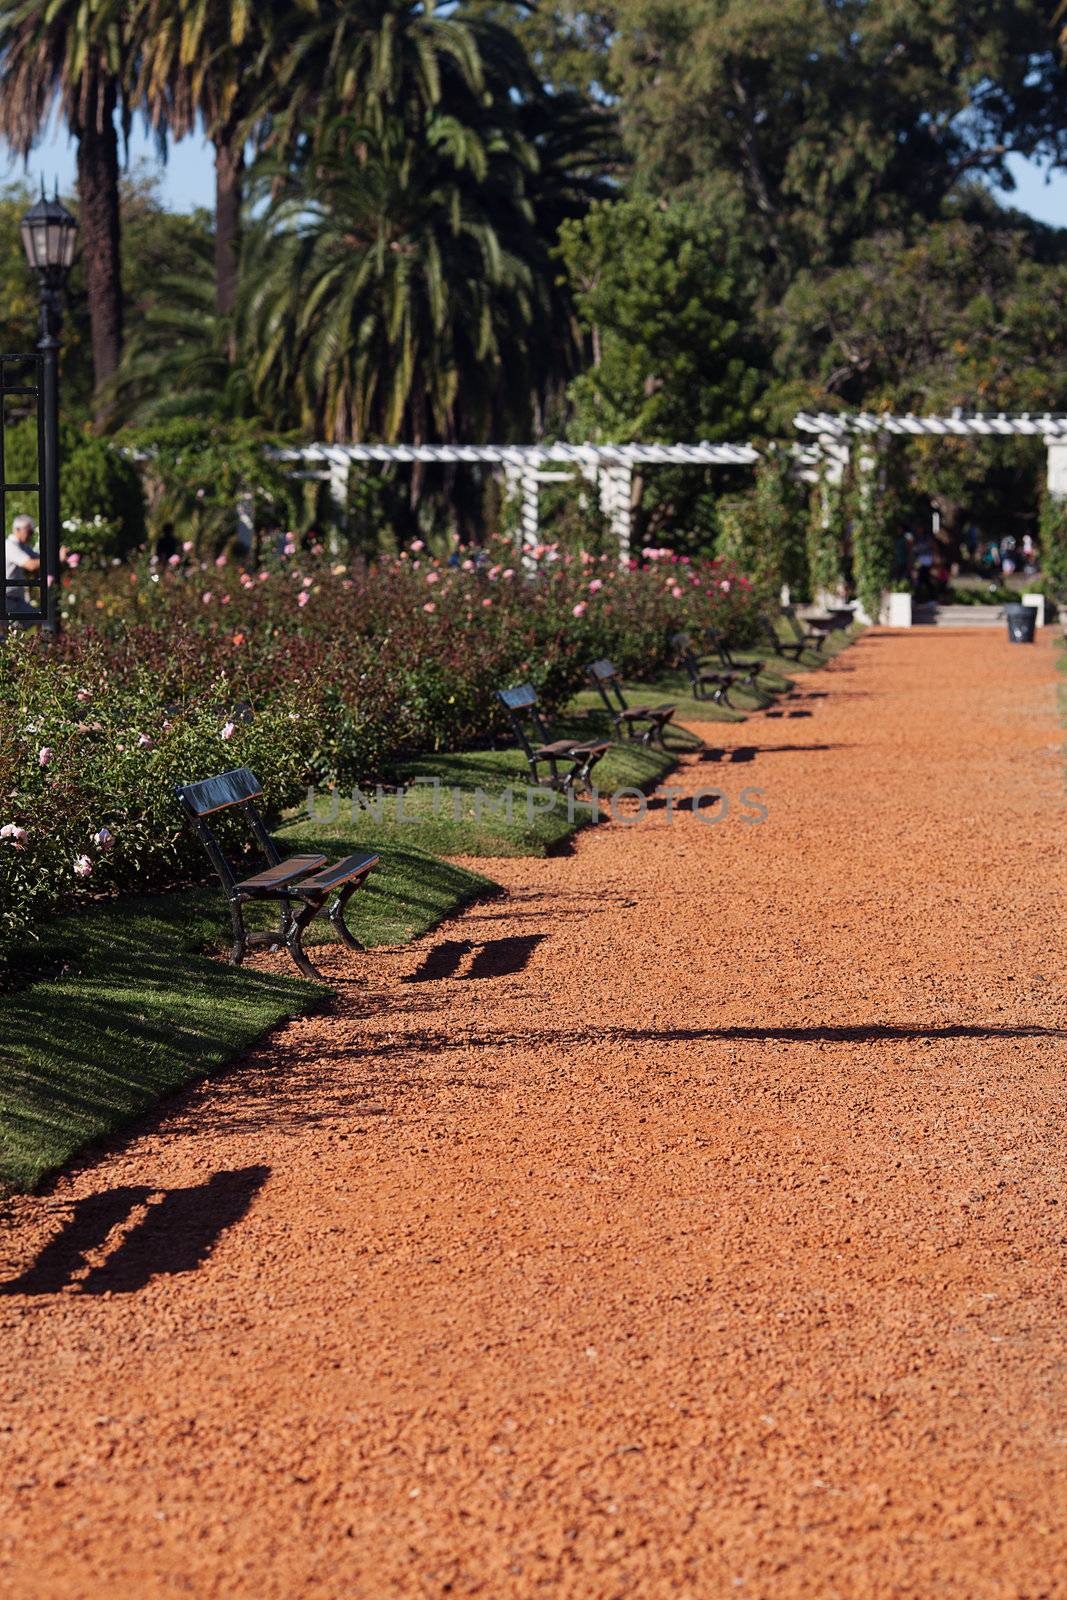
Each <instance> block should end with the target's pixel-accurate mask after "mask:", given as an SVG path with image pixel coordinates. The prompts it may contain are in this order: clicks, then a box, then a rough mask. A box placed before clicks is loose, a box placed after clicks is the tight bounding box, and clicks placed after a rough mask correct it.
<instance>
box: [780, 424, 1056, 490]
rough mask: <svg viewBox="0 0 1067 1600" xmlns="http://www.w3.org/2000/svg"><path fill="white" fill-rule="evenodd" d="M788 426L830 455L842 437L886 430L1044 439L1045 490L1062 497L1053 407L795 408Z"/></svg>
mask: <svg viewBox="0 0 1067 1600" xmlns="http://www.w3.org/2000/svg"><path fill="white" fill-rule="evenodd" d="M793 425H794V427H796V428H797V429H798V431H799V432H801V433H814V434H817V435H818V437H819V443H820V445H821V446H822V447H823V448H824V449H827V450H829V452H830V453H831V454H832V453H833V451H834V449H835V448H836V450H837V451H838V452H840V451H841V450H842V449H845V450H847V445H846V444H845V441H846V440H847V439H849V438H850V437H854V436H856V435H861V436H865V437H867V438H870V437H871V436H873V435H878V434H891V435H894V436H895V437H897V438H910V439H917V438H941V439H1010V438H1031V439H1042V440H1044V444H1045V450H1046V452H1047V459H1048V491H1049V494H1050V495H1052V496H1054V497H1055V498H1056V499H1058V500H1062V499H1064V498H1067V414H1064V413H1063V412H1059V411H1044V412H1037V413H1034V412H1029V411H1023V412H1019V413H1016V414H1015V415H1009V414H1008V413H1007V412H1005V411H1000V412H997V413H996V414H995V415H994V414H991V413H988V412H982V411H977V412H972V413H970V414H968V413H965V412H963V411H954V412H953V413H952V415H951V416H948V417H917V416H914V415H912V414H911V413H910V412H909V413H907V414H906V415H905V416H902V417H898V416H893V415H891V414H889V413H883V412H879V411H852V412H843V413H837V412H833V411H819V412H808V411H800V412H798V413H797V415H796V416H795V417H794V419H793Z"/></svg>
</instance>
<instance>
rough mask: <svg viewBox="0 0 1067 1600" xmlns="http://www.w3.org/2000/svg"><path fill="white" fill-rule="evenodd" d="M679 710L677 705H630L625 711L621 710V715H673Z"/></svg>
mask: <svg viewBox="0 0 1067 1600" xmlns="http://www.w3.org/2000/svg"><path fill="white" fill-rule="evenodd" d="M676 710H677V707H676V706H667V705H663V706H630V707H628V708H627V710H625V711H620V712H619V713H618V715H619V716H620V717H631V718H644V717H672V716H673V715H674V713H675V711H676Z"/></svg>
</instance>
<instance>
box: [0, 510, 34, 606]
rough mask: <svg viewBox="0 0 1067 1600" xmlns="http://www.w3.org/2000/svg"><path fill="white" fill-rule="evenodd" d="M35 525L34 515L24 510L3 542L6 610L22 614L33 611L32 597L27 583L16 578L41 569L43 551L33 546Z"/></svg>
mask: <svg viewBox="0 0 1067 1600" xmlns="http://www.w3.org/2000/svg"><path fill="white" fill-rule="evenodd" d="M36 531H37V529H36V525H35V523H34V520H33V518H32V517H28V516H26V515H25V514H23V515H22V516H20V517H16V518H15V520H14V522H13V523H12V524H11V532H10V533H9V534H8V536H7V540H6V542H5V545H4V576H5V577H6V579H7V582H8V588H7V614H8V616H9V617H17V616H19V615H20V614H22V615H24V614H25V613H26V612H29V611H32V610H33V609H34V607H33V606H32V605H31V604H30V597H29V594H28V593H27V590H26V584H25V582H23V583H16V582H14V580H15V579H18V578H22V579H25V578H29V577H32V576H33V574H34V573H37V572H39V571H40V570H41V552H40V551H39V550H37V549H35V548H34V544H33V536H34V534H35V533H36Z"/></svg>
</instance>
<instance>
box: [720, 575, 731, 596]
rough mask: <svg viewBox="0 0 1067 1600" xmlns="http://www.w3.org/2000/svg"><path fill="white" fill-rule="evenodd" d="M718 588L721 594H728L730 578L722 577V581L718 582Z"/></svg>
mask: <svg viewBox="0 0 1067 1600" xmlns="http://www.w3.org/2000/svg"><path fill="white" fill-rule="evenodd" d="M719 588H720V589H721V590H722V592H723V594H729V593H730V580H729V578H723V580H722V582H721V583H720V584H719Z"/></svg>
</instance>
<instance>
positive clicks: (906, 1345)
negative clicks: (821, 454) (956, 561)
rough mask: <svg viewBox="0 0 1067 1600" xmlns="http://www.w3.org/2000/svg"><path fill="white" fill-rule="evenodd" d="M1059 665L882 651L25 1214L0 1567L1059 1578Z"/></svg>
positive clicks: (813, 683)
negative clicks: (674, 799) (680, 796)
mask: <svg viewBox="0 0 1067 1600" xmlns="http://www.w3.org/2000/svg"><path fill="white" fill-rule="evenodd" d="M1055 682H1056V673H1055V658H1054V651H1053V648H1052V645H1051V642H1049V641H1048V640H1047V639H1046V640H1045V641H1044V642H1042V643H1041V644H1039V645H1038V646H1037V647H1035V648H1034V649H1029V650H1027V649H1022V648H1011V647H1009V646H1008V645H1007V644H1006V643H1004V642H1003V641H1002V640H1001V638H1000V636H999V633H998V634H997V635H992V634H990V633H987V632H981V633H979V632H977V631H976V632H959V633H957V632H944V631H940V632H934V631H931V632H930V633H922V632H916V633H912V634H907V635H903V634H902V635H892V634H887V633H872V634H868V635H866V636H865V637H864V638H863V639H861V641H860V642H859V643H858V644H857V645H856V646H855V647H854V648H853V649H852V650H850V651H848V652H847V653H846V654H845V655H844V656H842V657H841V658H840V659H839V660H837V661H835V662H834V663H833V664H832V665H831V666H830V667H828V668H827V669H826V670H825V671H824V672H822V673H818V674H815V675H813V676H812V677H810V678H806V679H804V681H803V688H802V690H801V692H800V694H799V695H798V696H797V697H796V698H795V699H794V700H793V701H791V702H790V713H791V714H789V715H783V716H778V717H775V716H769V717H756V718H753V719H751V720H750V721H749V722H748V723H747V724H745V725H743V726H740V725H739V726H723V725H714V726H709V727H707V728H706V729H704V730H703V732H704V733H705V734H706V737H707V738H708V740H709V741H713V742H714V745H715V746H716V747H717V748H716V750H713V751H711V752H710V755H709V757H708V758H705V759H704V760H702V761H699V762H691V763H690V764H689V765H688V766H687V767H686V768H685V769H684V771H683V772H682V774H681V775H680V776H679V777H678V778H677V779H676V780H675V782H676V784H677V786H678V787H679V788H682V789H685V790H686V791H688V792H690V793H692V792H693V791H695V790H697V789H699V788H701V787H708V786H712V785H715V786H719V787H721V788H723V789H725V790H726V792H727V794H728V796H729V797H730V800H731V802H732V809H731V814H730V815H729V816H728V817H727V818H726V820H725V821H723V822H720V823H718V824H715V825H711V824H710V823H709V821H708V818H709V817H710V816H711V815H712V813H711V812H709V811H706V810H701V809H700V808H699V807H698V812H697V814H694V813H693V812H691V811H686V810H683V809H681V808H678V807H676V808H675V813H676V814H674V815H673V818H672V817H671V815H670V813H669V812H668V809H667V808H666V807H661V808H659V809H654V810H652V811H650V813H649V815H648V816H647V817H646V818H645V820H643V821H640V822H635V823H634V824H633V825H631V826H623V825H615V826H610V827H605V828H602V829H598V830H597V831H596V832H595V833H591V834H587V835H586V836H584V837H582V838H581V839H580V840H579V842H578V844H577V847H576V849H575V852H574V853H573V855H571V856H569V857H561V858H557V859H552V860H547V861H537V860H518V861H506V862H498V863H493V864H492V865H491V866H490V867H489V871H490V872H491V873H492V874H493V875H495V876H497V877H498V878H499V879H500V880H501V881H503V882H504V883H505V884H506V885H507V888H508V890H509V893H508V895H507V897H506V898H503V899H498V900H496V901H493V902H491V903H488V904H486V905H484V906H482V907H477V908H475V909H474V910H472V911H470V912H469V913H467V914H466V915H464V916H463V917H462V918H460V919H457V920H456V921H454V922H453V923H451V924H450V925H449V926H448V927H446V928H444V929H442V930H440V931H439V932H438V933H437V934H435V935H433V936H431V937H430V938H428V939H426V940H424V941H422V943H421V944H419V945H416V946H409V947H407V948H405V949H401V950H391V951H386V952H382V953H380V954H376V955H375V956H373V957H372V958H370V959H369V960H368V961H367V962H365V963H361V962H356V963H354V964H351V965H350V964H348V962H347V960H345V959H342V958H341V957H340V956H338V957H335V958H329V959H330V960H331V962H332V968H331V970H332V971H334V972H335V973H338V974H345V973H347V974H357V973H360V972H363V973H364V974H368V975H369V983H366V982H355V981H350V980H349V979H347V978H344V979H342V982H341V998H340V1000H339V1002H338V1004H337V1005H336V1007H335V1008H334V1009H333V1010H332V1012H330V1013H329V1014H327V1015H325V1016H322V1017H318V1018H312V1019H304V1020H298V1021H294V1022H293V1023H292V1024H291V1025H290V1026H289V1027H288V1028H287V1029H286V1030H285V1031H284V1032H282V1033H279V1034H277V1035H276V1036H275V1037H274V1038H273V1040H272V1041H271V1042H270V1044H269V1046H265V1047H264V1048H263V1049H261V1050H260V1051H258V1052H257V1053H254V1054H253V1055H252V1056H250V1057H249V1058H248V1059H247V1061H246V1062H244V1063H243V1064H242V1065H241V1067H240V1068H239V1069H238V1070H235V1071H233V1072H231V1073H230V1074H228V1075H227V1076H225V1077H223V1078H222V1079H220V1080H217V1081H215V1082H214V1083H211V1084H209V1085H206V1086H204V1087H203V1088H202V1089H200V1090H198V1091H197V1092H195V1093H193V1094H191V1095H189V1096H188V1097H186V1098H184V1099H183V1100H181V1101H179V1102H177V1103H176V1104H175V1105H174V1106H172V1107H171V1108H170V1110H169V1112H168V1114H167V1115H166V1116H165V1117H162V1118H161V1119H160V1120H159V1122H158V1124H156V1125H153V1126H151V1127H147V1128H146V1129H145V1130H144V1131H143V1132H142V1133H141V1134H140V1136H138V1137H137V1138H134V1139H131V1140H129V1141H128V1142H126V1143H116V1145H115V1146H114V1148H113V1149H111V1150H110V1151H109V1152H107V1153H106V1154H105V1155H104V1156H103V1157H101V1158H100V1159H98V1160H97V1161H95V1162H93V1163H87V1164H86V1165H85V1166H83V1167H82V1168H80V1169H79V1170H77V1171H76V1172H74V1173H73V1174H72V1175H71V1176H70V1177H69V1178H67V1179H64V1180H62V1181H60V1182H59V1183H58V1184H57V1185H56V1186H55V1188H54V1190H53V1191H52V1192H51V1193H50V1194H48V1195H47V1196H45V1197H44V1198H37V1199H29V1200H23V1201H18V1202H16V1203H15V1204H14V1205H13V1206H12V1207H11V1208H10V1212H9V1216H8V1224H7V1226H5V1227H4V1229H3V1230H2V1232H0V1278H2V1279H5V1280H7V1281H6V1284H5V1289H4V1297H3V1298H0V1394H2V1396H3V1399H2V1401H0V1429H2V1432H0V1499H2V1515H0V1591H2V1592H3V1593H4V1594H5V1595H10V1596H12V1597H16V1600H31V1597H32V1600H38V1597H42V1600H43V1597H46V1596H47V1597H63V1600H81V1597H85V1600H97V1597H103V1596H107V1597H108V1600H116V1597H122V1600H125V1597H130V1600H133V1597H136V1600H152V1597H155V1596H168V1597H169V1596H194V1597H196V1600H201V1597H205V1600H206V1597H219V1600H234V1597H240V1600H245V1597H248V1600H275V1597H277V1600H376V1597H379V1596H380V1597H392V1596H419V1597H422V1596H433V1597H436V1596H442V1597H443V1596H446V1595H450V1596H462V1595H474V1594H477V1595H479V1596H485V1597H488V1600H504V1597H507V1600H510V1597H523V1600H525V1597H533V1596H544V1595H550V1596H554V1597H564V1596H565V1597H568V1600H616V1597H624V1596H634V1597H638V1600H659V1597H660V1596H667V1595H671V1596H674V1595H682V1596H688V1597H692V1600H718V1597H719V1596H726V1595H733V1594H738V1595H740V1596H746V1595H747V1596H767V1597H769V1600H786V1597H789V1600H792V1597H797V1600H800V1597H804V1600H812V1597H823V1596H848V1597H851V1596H864V1597H868V1596H893V1597H898V1596H907V1597H915V1600H932V1597H935V1596H937V1597H940V1596H954V1597H955V1596H958V1597H960V1600H987V1597H988V1600H994V1597H995V1600H1001V1597H1003V1600H1008V1597H1011V1600H1024V1597H1025V1600H1037V1597H1050V1596H1062V1595H1067V1575H1065V1574H1067V1561H1065V1556H1067V1517H1065V1507H1067V1414H1065V1408H1064V1400H1065V1398H1067V1356H1065V1344H1067V1341H1065V1336H1064V1325H1065V1324H1064V1309H1065V1306H1064V1302H1065V1298H1067V1297H1065V1279H1064V1246H1065V1245H1067V1194H1065V1192H1064V1183H1063V1176H1064V1154H1065V1135H1064V1122H1063V1115H1064V1087H1065V1083H1064V1079H1065V1070H1064V1069H1065V1066H1067V1048H1065V1038H1067V1033H1065V1031H1064V1030H1065V1027H1067V981H1065V970H1067V968H1065V961H1064V954H1065V952H1064V934H1063V928H1064V863H1063V843H1062V841H1063V838H1064V820H1065V813H1067V798H1065V792H1064V786H1063V774H1062V750H1061V731H1060V729H1059V726H1058V723H1057V720H1056V708H1055ZM723 747H725V748H723ZM716 756H717V759H716ZM745 788H758V789H760V790H762V792H763V804H764V805H765V806H766V808H767V811H768V813H769V815H768V820H767V821H766V822H765V823H763V824H762V825H757V826H754V825H752V824H751V823H745V822H743V821H742V820H741V815H740V814H741V811H742V810H743V809H744V808H743V807H742V805H741V800H740V795H741V790H742V789H745ZM701 819H703V820H701ZM268 959H269V958H268Z"/></svg>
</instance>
